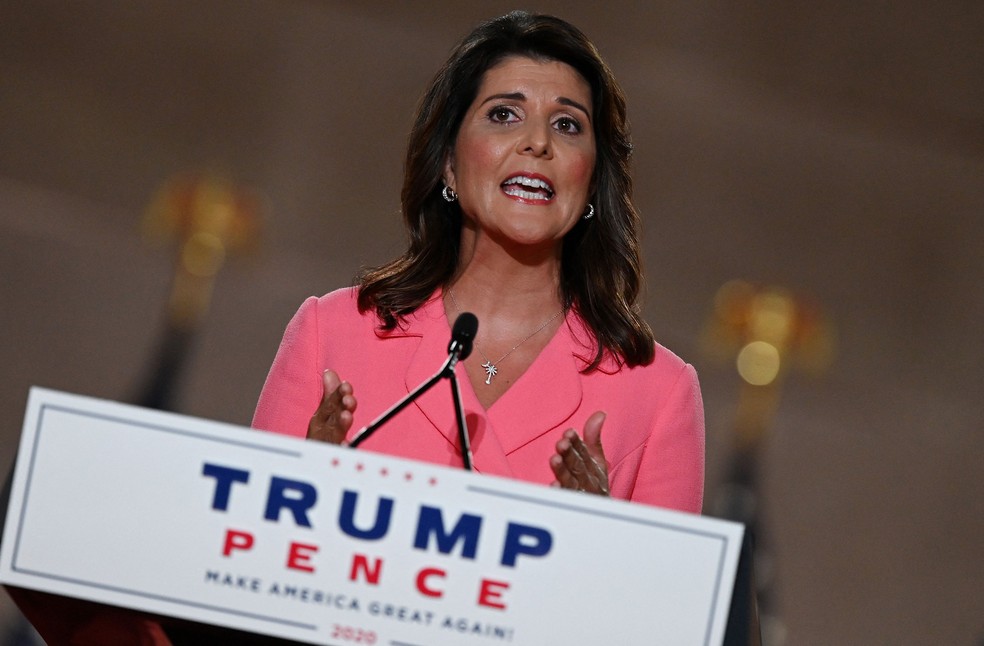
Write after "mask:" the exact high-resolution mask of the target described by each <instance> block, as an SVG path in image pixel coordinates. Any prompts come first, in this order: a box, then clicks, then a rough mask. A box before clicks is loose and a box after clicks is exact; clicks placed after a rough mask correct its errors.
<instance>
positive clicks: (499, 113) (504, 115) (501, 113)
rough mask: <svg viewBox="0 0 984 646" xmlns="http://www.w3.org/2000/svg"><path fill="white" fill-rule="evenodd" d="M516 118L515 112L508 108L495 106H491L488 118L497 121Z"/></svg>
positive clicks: (504, 121) (501, 121)
mask: <svg viewBox="0 0 984 646" xmlns="http://www.w3.org/2000/svg"><path fill="white" fill-rule="evenodd" d="M515 118H516V113H514V112H513V111H512V110H510V109H509V108H503V107H497V108H492V109H491V110H490V111H489V119H490V120H491V121H495V122H498V123H506V122H508V121H513V120H515Z"/></svg>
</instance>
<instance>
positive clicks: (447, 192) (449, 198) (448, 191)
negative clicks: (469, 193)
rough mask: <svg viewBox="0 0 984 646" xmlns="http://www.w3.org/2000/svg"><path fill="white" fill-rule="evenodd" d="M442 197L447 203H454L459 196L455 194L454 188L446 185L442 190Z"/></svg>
mask: <svg viewBox="0 0 984 646" xmlns="http://www.w3.org/2000/svg"><path fill="white" fill-rule="evenodd" d="M441 197H443V198H444V201H445V202H454V201H455V200H457V199H458V194H457V193H455V192H454V189H453V188H451V187H450V186H448V185H447V184H445V185H444V188H443V189H442V190H441Z"/></svg>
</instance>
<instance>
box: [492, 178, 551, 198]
mask: <svg viewBox="0 0 984 646" xmlns="http://www.w3.org/2000/svg"><path fill="white" fill-rule="evenodd" d="M502 190H503V192H504V193H505V194H506V195H508V196H510V197H516V198H519V199H522V200H530V201H539V202H544V201H547V200H550V199H553V196H554V190H553V187H552V186H551V185H550V182H548V181H546V180H545V179H543V178H540V177H533V176H531V175H514V176H512V177H510V178H509V179H507V180H506V181H504V182H503V183H502Z"/></svg>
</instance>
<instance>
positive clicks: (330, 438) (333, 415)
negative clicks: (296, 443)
mask: <svg viewBox="0 0 984 646" xmlns="http://www.w3.org/2000/svg"><path fill="white" fill-rule="evenodd" d="M321 379H322V382H323V384H324V395H323V396H322V399H321V405H320V406H318V410H316V411H314V415H312V416H311V421H310V422H308V431H307V439H309V440H318V441H319V442H328V443H329V444H341V443H342V442H344V441H345V434H346V433H348V430H349V429H350V428H352V419H353V418H352V413H354V412H355V407H356V406H358V402H357V401H356V399H355V395H353V394H352V384H350V383H349V382H347V381H342V380H341V379H339V377H338V375H337V374H335V372H334V371H332V370H325V372H324V375H322V377H321Z"/></svg>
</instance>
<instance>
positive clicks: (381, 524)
mask: <svg viewBox="0 0 984 646" xmlns="http://www.w3.org/2000/svg"><path fill="white" fill-rule="evenodd" d="M358 499H359V494H358V493H357V492H355V491H349V490H348V489H346V490H345V491H343V492H342V508H341V510H340V511H339V512H338V526H339V527H340V528H341V530H342V531H343V532H345V533H346V534H348V535H349V536H351V537H353V538H361V539H363V540H366V541H375V540H379V539H380V538H382V537H383V536H386V532H388V531H389V524H390V516H391V515H392V514H393V499H392V498H383V497H380V499H379V507H377V508H376V520H375V522H374V523H373V526H372V527H371V528H370V529H359V528H358V527H356V526H355V505H356V504H357V503H358Z"/></svg>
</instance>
